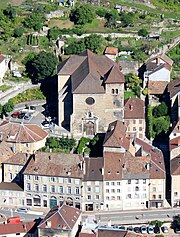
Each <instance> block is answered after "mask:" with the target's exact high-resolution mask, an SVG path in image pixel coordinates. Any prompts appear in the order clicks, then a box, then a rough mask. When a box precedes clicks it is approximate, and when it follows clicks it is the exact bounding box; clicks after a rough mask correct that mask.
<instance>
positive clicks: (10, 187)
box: [0, 182, 23, 192]
mask: <svg viewBox="0 0 180 237" xmlns="http://www.w3.org/2000/svg"><path fill="white" fill-rule="evenodd" d="M0 190H12V191H22V192H23V189H22V188H21V187H20V186H19V185H17V184H16V183H9V182H1V183H0Z"/></svg>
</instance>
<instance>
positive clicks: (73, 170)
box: [24, 152, 83, 178]
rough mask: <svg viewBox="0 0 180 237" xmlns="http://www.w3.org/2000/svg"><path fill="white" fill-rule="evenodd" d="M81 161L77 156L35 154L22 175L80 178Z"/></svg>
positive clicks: (81, 174) (48, 153)
mask: <svg viewBox="0 0 180 237" xmlns="http://www.w3.org/2000/svg"><path fill="white" fill-rule="evenodd" d="M81 161H82V156H81V155H78V154H64V153H54V152H53V153H51V152H37V153H35V154H33V155H32V156H31V160H30V161H29V163H28V164H27V166H26V168H25V170H24V174H31V175H43V176H54V177H59V176H61V177H72V178H82V176H83V171H82V170H81V169H80V162H81ZM42 164H43V165H42Z"/></svg>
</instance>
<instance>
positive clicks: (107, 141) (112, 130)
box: [103, 120, 130, 150]
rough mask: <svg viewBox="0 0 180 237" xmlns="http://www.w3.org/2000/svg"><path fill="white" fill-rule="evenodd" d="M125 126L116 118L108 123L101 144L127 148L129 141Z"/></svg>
mask: <svg viewBox="0 0 180 237" xmlns="http://www.w3.org/2000/svg"><path fill="white" fill-rule="evenodd" d="M126 130H127V128H126V126H125V125H124V123H123V122H122V121H119V120H116V121H114V122H112V123H110V124H109V127H108V130H107V132H106V135H105V138H104V142H103V146H106V147H118V148H121V147H123V148H125V149H126V150H128V149H129V145H130V141H129V139H128V138H126Z"/></svg>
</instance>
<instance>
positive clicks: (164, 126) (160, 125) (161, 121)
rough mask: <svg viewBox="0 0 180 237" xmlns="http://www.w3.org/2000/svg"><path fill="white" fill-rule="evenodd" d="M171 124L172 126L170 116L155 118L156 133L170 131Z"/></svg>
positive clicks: (154, 128) (154, 127)
mask: <svg viewBox="0 0 180 237" xmlns="http://www.w3.org/2000/svg"><path fill="white" fill-rule="evenodd" d="M169 126H170V118H169V116H163V117H159V118H156V119H154V125H153V130H154V132H155V133H156V135H159V134H160V133H162V132H164V133H167V132H168V131H169Z"/></svg>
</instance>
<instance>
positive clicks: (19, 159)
mask: <svg viewBox="0 0 180 237" xmlns="http://www.w3.org/2000/svg"><path fill="white" fill-rule="evenodd" d="M28 159H29V155H28V154H27V153H22V152H18V153H16V154H13V155H12V156H11V157H10V158H9V159H8V160H6V161H4V162H3V163H4V164H13V165H22V166H24V165H25V164H26V162H27V160H28Z"/></svg>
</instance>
